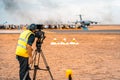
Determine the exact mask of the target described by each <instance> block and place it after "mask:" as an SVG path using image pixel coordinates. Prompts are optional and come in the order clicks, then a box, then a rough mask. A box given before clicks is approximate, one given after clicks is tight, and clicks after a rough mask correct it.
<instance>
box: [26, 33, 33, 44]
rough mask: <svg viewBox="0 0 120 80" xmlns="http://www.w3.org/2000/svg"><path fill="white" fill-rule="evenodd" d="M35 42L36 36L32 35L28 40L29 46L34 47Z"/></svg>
mask: <svg viewBox="0 0 120 80" xmlns="http://www.w3.org/2000/svg"><path fill="white" fill-rule="evenodd" d="M34 40H35V36H34V34H31V35H30V36H29V38H28V42H27V44H29V45H31V46H32V44H33V42H34Z"/></svg>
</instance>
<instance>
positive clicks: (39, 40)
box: [35, 24, 45, 52]
mask: <svg viewBox="0 0 120 80" xmlns="http://www.w3.org/2000/svg"><path fill="white" fill-rule="evenodd" d="M36 26H37V30H36V32H35V37H36V38H37V41H36V47H37V51H38V52H40V50H41V44H42V43H43V40H44V39H45V32H43V31H42V30H43V29H44V28H43V25H42V24H36Z"/></svg>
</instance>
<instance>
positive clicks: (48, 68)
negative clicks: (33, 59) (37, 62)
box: [40, 51, 54, 80]
mask: <svg viewBox="0 0 120 80" xmlns="http://www.w3.org/2000/svg"><path fill="white" fill-rule="evenodd" d="M40 54H41V56H42V58H43V61H44V64H45V65H46V68H47V70H48V72H49V74H50V77H51V79H52V80H54V79H53V76H52V73H51V71H50V67H49V66H48V64H47V61H46V58H45V56H44V54H43V52H42V51H41V53H40Z"/></svg>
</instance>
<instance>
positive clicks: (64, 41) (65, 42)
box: [61, 38, 69, 45]
mask: <svg viewBox="0 0 120 80" xmlns="http://www.w3.org/2000/svg"><path fill="white" fill-rule="evenodd" d="M68 44H69V43H68V42H67V40H66V38H64V39H63V40H62V42H61V45H68Z"/></svg>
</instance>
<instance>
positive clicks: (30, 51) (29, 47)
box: [26, 44, 33, 64]
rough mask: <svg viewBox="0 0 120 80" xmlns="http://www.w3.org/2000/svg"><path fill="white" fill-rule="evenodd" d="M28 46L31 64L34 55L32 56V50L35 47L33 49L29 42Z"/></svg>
mask: <svg viewBox="0 0 120 80" xmlns="http://www.w3.org/2000/svg"><path fill="white" fill-rule="evenodd" d="M26 47H27V51H28V55H29V61H30V64H32V63H33V57H32V51H33V49H32V46H31V45H29V44H27V46H26Z"/></svg>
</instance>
